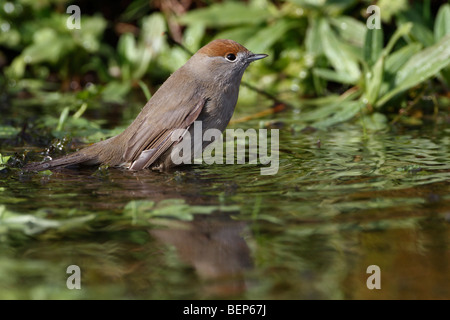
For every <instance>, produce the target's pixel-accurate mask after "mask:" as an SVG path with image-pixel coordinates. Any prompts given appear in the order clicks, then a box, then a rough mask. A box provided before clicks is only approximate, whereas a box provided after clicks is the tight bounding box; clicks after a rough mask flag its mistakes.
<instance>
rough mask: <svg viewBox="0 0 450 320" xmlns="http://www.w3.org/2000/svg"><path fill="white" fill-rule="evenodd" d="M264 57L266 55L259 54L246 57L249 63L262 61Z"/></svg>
mask: <svg viewBox="0 0 450 320" xmlns="http://www.w3.org/2000/svg"><path fill="white" fill-rule="evenodd" d="M265 57H267V54H264V53H261V54H254V53H251V54H250V55H249V56H248V57H247V60H248V61H250V62H253V61H256V60H259V59H264V58H265Z"/></svg>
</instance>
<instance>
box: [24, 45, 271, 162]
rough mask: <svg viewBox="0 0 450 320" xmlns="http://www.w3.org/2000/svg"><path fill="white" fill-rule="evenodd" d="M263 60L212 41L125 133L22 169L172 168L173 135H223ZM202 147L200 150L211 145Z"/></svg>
mask: <svg viewBox="0 0 450 320" xmlns="http://www.w3.org/2000/svg"><path fill="white" fill-rule="evenodd" d="M265 57H267V55H266V54H254V53H252V52H250V51H249V50H247V49H246V48H245V47H243V46H242V45H240V44H239V43H237V42H235V41H232V40H223V39H219V40H214V41H212V42H210V43H209V44H207V45H206V46H204V47H202V48H201V49H200V50H199V51H197V53H195V54H194V55H193V56H192V57H191V58H190V59H189V60H188V61H187V62H186V63H185V64H184V65H183V66H182V67H181V68H180V69H178V70H177V71H175V72H174V73H173V74H172V75H171V76H170V77H169V78H168V79H167V80H166V81H165V82H164V83H163V84H162V85H161V87H160V88H159V89H158V90H157V91H156V93H155V94H154V95H153V96H152V98H151V99H150V100H149V101H148V102H147V104H146V105H145V106H144V108H143V109H142V111H141V112H140V113H139V115H138V116H137V118H136V119H135V120H134V121H133V123H131V125H130V126H129V127H128V128H127V129H125V131H123V132H122V133H120V134H119V135H117V136H115V137H112V138H109V139H107V140H104V141H100V142H97V143H95V144H93V145H91V146H88V147H86V148H83V149H81V150H79V151H77V152H75V153H73V154H70V155H67V156H64V157H62V158H59V159H55V160H51V161H48V162H42V163H30V164H27V165H26V166H25V167H24V169H25V170H30V171H39V170H46V169H53V168H57V167H65V166H70V165H75V164H81V165H98V164H106V165H109V166H117V167H125V168H128V169H130V170H140V169H144V168H154V169H161V170H164V169H167V168H170V167H173V166H175V164H174V163H173V161H172V159H171V152H172V149H173V147H174V146H175V145H176V144H177V143H179V142H180V141H181V138H180V139H178V140H177V139H174V137H172V135H174V134H175V132H178V133H179V132H180V130H179V129H181V130H185V131H184V132H189V133H190V135H191V136H193V127H194V126H193V123H194V121H201V122H202V131H203V132H205V131H206V130H207V129H212V128H215V129H219V130H220V131H221V132H222V131H223V130H224V129H225V128H226V126H227V125H228V123H229V121H230V119H231V116H232V115H233V112H234V108H235V106H236V102H237V99H238V94H239V86H240V83H241V79H242V75H243V74H244V71H245V69H246V68H247V67H248V66H249V64H250V63H251V62H253V61H255V60H259V59H262V58H265ZM203 132H202V133H203ZM194 143H196V144H197V147H198V143H199V142H197V141H194V139H192V144H191V150H192V152H191V154H194V148H195V145H194ZM200 143H201V144H202V150H203V149H204V148H205V147H206V146H207V145H208V144H209V143H211V141H207V142H203V141H201V142H200Z"/></svg>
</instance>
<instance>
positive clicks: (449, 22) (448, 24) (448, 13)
mask: <svg viewBox="0 0 450 320" xmlns="http://www.w3.org/2000/svg"><path fill="white" fill-rule="evenodd" d="M447 34H450V4H448V3H446V4H444V5H443V6H441V7H440V9H439V11H438V13H437V16H436V22H435V23H434V41H435V42H438V41H439V40H441V39H442V38H443V37H444V36H446V35H447Z"/></svg>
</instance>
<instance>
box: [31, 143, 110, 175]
mask: <svg viewBox="0 0 450 320" xmlns="http://www.w3.org/2000/svg"><path fill="white" fill-rule="evenodd" d="M104 143H105V141H100V142H97V143H95V144H93V145H91V146H89V147H86V148H83V149H81V150H79V151H77V152H74V153H72V154H69V155H66V156H63V157H61V158H57V159H54V160H50V161H45V162H32V163H28V164H26V165H25V166H24V167H23V170H25V171H42V170H51V169H56V168H61V167H67V166H72V165H77V164H82V165H96V164H100V163H101V162H102V161H101V160H100V159H99V153H100V152H99V151H100V147H101V146H102V145H103V144H104Z"/></svg>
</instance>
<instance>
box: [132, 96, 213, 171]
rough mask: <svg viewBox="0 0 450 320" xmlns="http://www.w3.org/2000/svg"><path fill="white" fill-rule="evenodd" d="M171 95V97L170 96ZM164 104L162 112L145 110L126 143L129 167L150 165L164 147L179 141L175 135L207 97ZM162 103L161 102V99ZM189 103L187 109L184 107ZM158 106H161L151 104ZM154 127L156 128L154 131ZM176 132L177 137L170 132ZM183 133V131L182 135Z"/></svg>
mask: <svg viewBox="0 0 450 320" xmlns="http://www.w3.org/2000/svg"><path fill="white" fill-rule="evenodd" d="M172 97H173V96H172ZM174 100H177V99H173V100H172V103H170V105H166V106H165V108H164V109H165V111H164V112H161V110H159V111H160V112H158V111H156V112H151V110H150V112H148V113H147V115H145V116H143V119H142V121H141V122H140V124H139V125H138V128H137V130H136V131H135V132H134V134H133V135H132V136H131V138H130V139H129V140H128V142H127V147H126V149H125V153H124V159H125V161H127V162H131V166H130V169H132V170H140V169H143V168H148V167H149V166H151V165H152V164H153V163H154V162H155V161H156V160H157V159H158V158H159V157H160V156H161V154H163V153H164V152H165V151H166V150H167V149H169V148H170V147H171V146H172V145H174V144H176V143H177V142H178V141H179V140H181V136H180V135H178V134H179V132H180V131H177V130H180V129H181V130H182V131H183V132H184V133H186V132H187V130H188V129H189V127H190V126H191V124H192V123H194V121H195V120H196V119H197V118H198V116H199V115H200V113H201V111H202V110H203V108H204V106H205V105H206V102H207V99H205V98H202V97H200V96H199V95H195V96H194V97H189V99H183V98H181V99H180V100H178V101H176V102H173V101H174ZM161 102H162V101H161ZM188 105H192V107H191V108H189V107H187V106H188ZM155 107H159V108H161V106H158V105H155ZM155 128H159V129H158V130H155ZM175 132H177V136H176V137H175V136H173V134H174V133H175ZM184 133H183V134H184Z"/></svg>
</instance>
